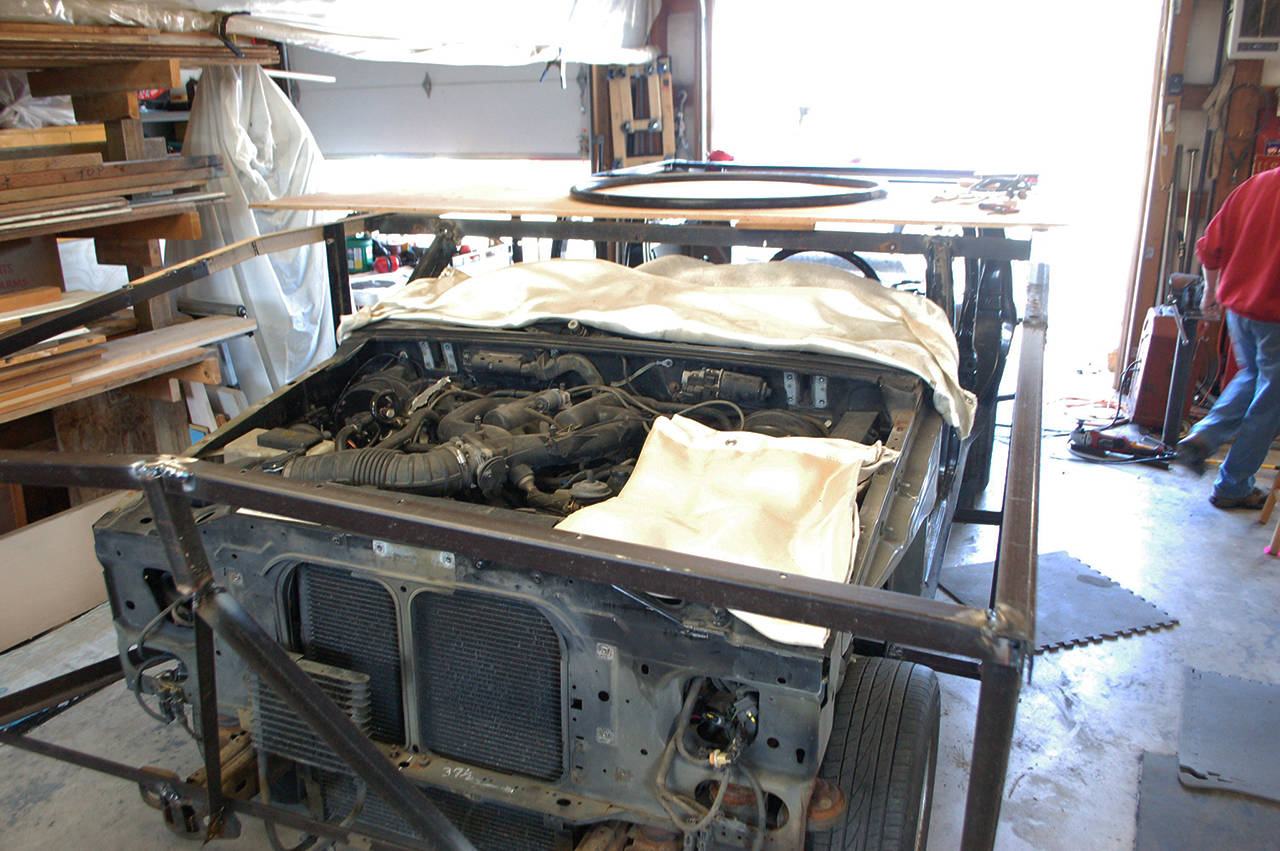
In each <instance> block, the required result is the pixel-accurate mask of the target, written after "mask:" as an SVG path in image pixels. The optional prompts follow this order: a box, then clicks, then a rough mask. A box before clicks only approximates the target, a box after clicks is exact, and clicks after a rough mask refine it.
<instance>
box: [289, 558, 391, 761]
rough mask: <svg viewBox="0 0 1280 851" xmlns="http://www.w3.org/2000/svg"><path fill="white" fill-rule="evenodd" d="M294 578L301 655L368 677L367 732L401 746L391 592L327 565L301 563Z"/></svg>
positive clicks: (374, 583)
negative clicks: (368, 713)
mask: <svg viewBox="0 0 1280 851" xmlns="http://www.w3.org/2000/svg"><path fill="white" fill-rule="evenodd" d="M297 576H298V614H299V619H300V622H301V623H300V626H301V630H300V632H301V635H300V638H301V640H302V652H303V655H304V656H305V657H306V658H308V659H313V660H315V661H317V662H324V663H325V664H328V665H334V666H336V667H339V668H346V669H348V670H351V671H359V672H360V673H362V674H367V675H368V677H369V690H370V701H371V711H372V717H371V719H370V723H369V734H370V735H371V736H372V737H373V738H375V739H379V740H381V741H384V742H390V743H393V744H404V743H405V736H404V704H403V701H402V697H401V685H400V640H399V635H398V631H397V626H396V623H397V621H396V606H395V601H394V600H393V599H392V597H391V593H390V592H389V591H388V590H387V589H386V588H384V587H383V586H382V585H379V584H378V583H377V582H374V581H372V580H370V579H362V578H360V577H356V576H352V575H351V573H350V571H346V570H342V569H339V568H335V567H328V566H325V565H317V564H303V565H300V566H299V567H298V574H297Z"/></svg>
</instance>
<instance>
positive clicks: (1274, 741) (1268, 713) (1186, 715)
mask: <svg viewBox="0 0 1280 851" xmlns="http://www.w3.org/2000/svg"><path fill="white" fill-rule="evenodd" d="M1277 730H1280V686H1275V685H1268V684H1267V683H1259V682H1255V681H1253V680H1242V679H1239V678H1237V677H1228V676H1226V675H1224V674H1215V673H1213V672H1212V671H1197V670H1196V669H1194V668H1190V669H1188V670H1187V684H1186V689H1185V690H1184V692H1183V695H1182V732H1181V734H1180V735H1179V736H1178V765H1179V768H1180V779H1181V780H1182V785H1184V786H1193V787H1198V788H1206V789H1227V790H1230V791H1232V792H1240V793H1243V794H1246V795H1256V796H1258V797H1260V798H1266V799H1268V800H1271V801H1277V802H1280V737H1277V735H1276V731H1277ZM1276 837H1277V838H1276V842H1277V844H1278V845H1280V833H1277V834H1276Z"/></svg>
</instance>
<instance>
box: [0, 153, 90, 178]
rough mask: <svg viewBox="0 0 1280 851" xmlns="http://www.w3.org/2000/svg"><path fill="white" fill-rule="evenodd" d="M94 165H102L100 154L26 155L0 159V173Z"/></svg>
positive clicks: (7, 173)
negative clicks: (18, 158) (11, 158)
mask: <svg viewBox="0 0 1280 851" xmlns="http://www.w3.org/2000/svg"><path fill="white" fill-rule="evenodd" d="M95 165H102V154H68V155H66V156H61V157H26V158H24V159H20V160H0V174H3V175H9V174H25V173H26V172H31V171H48V170H49V169H51V168H80V167H85V166H95Z"/></svg>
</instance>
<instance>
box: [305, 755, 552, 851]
mask: <svg viewBox="0 0 1280 851" xmlns="http://www.w3.org/2000/svg"><path fill="white" fill-rule="evenodd" d="M318 775H319V780H320V788H321V791H322V794H323V795H324V802H323V803H324V805H323V810H324V817H325V819H326V820H330V821H335V820H338V819H342V818H345V817H346V816H347V815H348V814H350V812H351V807H352V804H353V803H354V802H355V791H356V785H355V780H354V779H353V778H352V777H350V776H349V775H346V774H338V773H334V772H328V771H323V772H318ZM422 794H424V795H425V796H426V797H427V800H429V801H430V802H431V803H433V804H435V805H436V808H437V809H439V810H440V812H441V814H442V815H443V816H444V817H445V818H447V819H448V820H449V821H450V822H452V823H453V825H454V826H455V827H457V828H458V830H459V831H461V832H462V835H463V836H465V837H467V839H469V840H471V844H472V845H474V846H476V849H477V851H515V849H519V851H553V849H555V848H558V847H561V846H560V845H558V844H557V840H558V838H559V837H560V836H561V832H560V831H558V830H555V829H554V828H551V827H549V826H548V825H547V824H546V823H545V820H544V819H543V817H542V816H541V815H539V814H538V813H531V812H526V811H524V810H516V809H512V808H510V807H503V806H500V805H498V804H492V803H487V802H486V803H476V802H474V801H469V800H467V799H466V798H464V797H462V796H461V795H454V794H452V793H450V792H443V791H440V790H438V789H423V790H422ZM355 821H356V824H358V825H359V824H363V825H366V826H368V827H371V828H375V829H377V830H384V831H386V832H388V833H398V834H403V835H406V836H415V835H416V834H415V833H414V831H413V830H412V829H411V828H410V827H409V826H408V825H407V824H405V823H404V821H403V820H402V819H401V818H400V816H399V815H398V814H397V813H396V811H395V810H394V809H392V808H391V806H390V805H388V804H387V803H386V802H385V801H383V800H382V799H381V798H379V797H377V796H374V795H366V797H365V802H364V807H363V808H362V809H361V810H360V814H359V815H358V816H356V819H355Z"/></svg>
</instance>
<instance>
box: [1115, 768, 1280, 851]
mask: <svg viewBox="0 0 1280 851" xmlns="http://www.w3.org/2000/svg"><path fill="white" fill-rule="evenodd" d="M1277 837H1280V806H1276V805H1275V804H1270V803H1268V802H1266V801H1260V800H1258V799H1257V798H1248V797H1245V796H1244V795H1236V794H1233V793H1231V792H1209V791H1204V790H1200V789H1188V788H1186V787H1185V786H1183V785H1182V784H1181V783H1179V782H1178V758H1177V757H1176V756H1169V755H1167V754H1159V753H1150V752H1147V753H1144V754H1143V755H1142V771H1141V775H1140V778H1139V780H1138V837H1137V841H1136V842H1135V843H1134V848H1135V849H1136V851H1181V849H1195V851H1203V849H1217V848H1223V849H1226V848H1229V849H1231V851H1253V849H1259V851H1260V849H1267V851H1272V850H1273V849H1274V848H1275V847H1276V842H1277V839H1276V838H1277Z"/></svg>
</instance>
